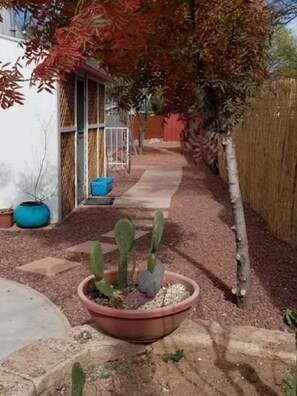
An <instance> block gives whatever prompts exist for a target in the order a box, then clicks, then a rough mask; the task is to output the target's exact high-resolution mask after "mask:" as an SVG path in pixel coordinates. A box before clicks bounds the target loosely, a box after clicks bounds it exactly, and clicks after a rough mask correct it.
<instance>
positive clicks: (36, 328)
mask: <svg viewBox="0 0 297 396" xmlns="http://www.w3.org/2000/svg"><path fill="white" fill-rule="evenodd" d="M0 301H1V304H0V323H1V326H0V343H1V346H0V358H3V357H4V356H8V355H9V354H10V353H12V352H14V351H16V350H17V349H19V348H22V347H24V346H25V345H28V344H30V343H31V342H33V341H35V340H38V339H40V338H43V337H62V336H64V335H65V334H66V333H67V332H68V331H69V329H70V324H69V322H68V320H67V319H66V317H65V316H64V315H63V313H62V312H61V311H60V310H59V308H58V307H57V306H56V305H55V304H54V303H53V302H52V301H51V300H49V299H48V298H47V297H46V296H44V295H43V294H41V293H39V292H38V291H36V290H34V289H32V288H30V287H28V286H25V285H23V284H20V283H17V282H13V281H11V280H7V279H3V278H0Z"/></svg>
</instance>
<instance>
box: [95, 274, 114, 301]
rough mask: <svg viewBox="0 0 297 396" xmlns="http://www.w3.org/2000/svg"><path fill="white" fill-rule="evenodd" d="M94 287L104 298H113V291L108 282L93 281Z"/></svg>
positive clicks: (103, 280)
mask: <svg viewBox="0 0 297 396" xmlns="http://www.w3.org/2000/svg"><path fill="white" fill-rule="evenodd" d="M95 286H96V287H97V289H98V290H99V291H100V293H102V294H104V296H106V297H108V298H110V297H112V296H113V290H112V287H111V285H110V283H109V282H107V280H105V279H100V280H99V281H95Z"/></svg>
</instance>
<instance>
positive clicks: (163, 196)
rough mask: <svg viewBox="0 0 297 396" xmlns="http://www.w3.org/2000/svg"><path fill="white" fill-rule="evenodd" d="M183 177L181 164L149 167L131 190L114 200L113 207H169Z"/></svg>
mask: <svg viewBox="0 0 297 396" xmlns="http://www.w3.org/2000/svg"><path fill="white" fill-rule="evenodd" d="M181 177H182V167H181V166H173V167H166V166H155V167H151V168H147V169H146V170H145V171H144V173H143V175H142V176H141V178H140V179H139V181H138V182H137V183H136V184H135V185H134V186H133V187H132V188H130V190H128V191H127V192H126V193H125V194H123V195H122V196H121V197H119V198H116V199H115V200H114V203H113V207H116V208H123V207H125V208H134V207H135V208H158V209H161V208H169V207H170V203H171V198H172V196H173V195H174V193H175V192H176V190H177V189H178V186H179V184H180V182H181Z"/></svg>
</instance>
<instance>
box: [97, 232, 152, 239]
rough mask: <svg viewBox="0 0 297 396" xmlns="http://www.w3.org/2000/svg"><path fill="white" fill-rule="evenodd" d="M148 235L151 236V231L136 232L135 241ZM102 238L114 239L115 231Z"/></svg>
mask: <svg viewBox="0 0 297 396" xmlns="http://www.w3.org/2000/svg"><path fill="white" fill-rule="evenodd" d="M146 234H149V231H142V230H135V238H134V239H139V238H141V237H143V236H144V235H146ZM102 236H103V237H106V238H114V230H112V231H109V232H107V233H106V234H103V235H102Z"/></svg>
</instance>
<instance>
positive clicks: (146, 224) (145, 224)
mask: <svg viewBox="0 0 297 396" xmlns="http://www.w3.org/2000/svg"><path fill="white" fill-rule="evenodd" d="M133 224H134V226H135V227H139V228H152V227H153V221H152V220H147V219H136V220H133Z"/></svg>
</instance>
